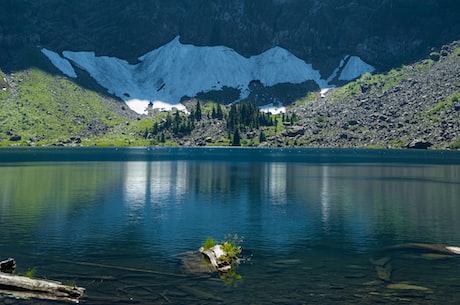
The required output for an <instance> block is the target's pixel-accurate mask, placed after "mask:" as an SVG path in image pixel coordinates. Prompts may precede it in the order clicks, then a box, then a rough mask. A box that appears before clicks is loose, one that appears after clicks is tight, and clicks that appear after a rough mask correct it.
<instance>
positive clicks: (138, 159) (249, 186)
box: [0, 148, 460, 305]
mask: <svg viewBox="0 0 460 305" xmlns="http://www.w3.org/2000/svg"><path fill="white" fill-rule="evenodd" d="M209 237H212V238H214V239H215V240H216V241H218V242H220V241H222V240H234V241H235V242H236V243H237V244H238V245H240V246H241V247H242V249H243V251H242V253H241V255H240V258H241V259H240V261H239V263H238V264H236V265H235V266H234V269H232V272H230V273H223V274H219V273H217V272H213V271H211V270H210V269H209V267H208V266H207V265H206V261H205V260H204V258H203V257H202V255H201V254H200V253H199V252H198V249H199V248H200V247H201V246H202V245H203V243H204V242H205V240H206V239H207V238H209ZM435 245H437V246H435ZM444 246H456V247H460V153H459V152H456V151H431V150H424V151H419V150H366V149H361V150H353V149H269V148H266V149H251V148H2V149H1V150H0V259H5V258H8V257H13V258H14V259H15V260H16V263H17V268H16V273H18V274H26V273H33V277H34V278H46V279H52V280H58V281H61V282H63V283H68V284H69V285H78V286H80V287H84V288H85V289H86V294H85V296H84V297H82V298H81V299H80V302H81V303H82V304H103V305H104V304H322V305H326V304H377V303H380V304H459V302H460V255H459V254H455V253H448V252H446V251H437V249H440V248H442V249H445V247H444ZM60 303H61V301H49V300H43V299H39V298H34V297H31V298H26V299H22V298H17V297H14V296H11V295H9V294H8V293H3V294H0V304H60ZM62 303H63V302H62ZM64 304H65V303H64Z"/></svg>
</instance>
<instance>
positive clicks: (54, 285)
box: [0, 273, 85, 303]
mask: <svg viewBox="0 0 460 305" xmlns="http://www.w3.org/2000/svg"><path fill="white" fill-rule="evenodd" d="M0 286H1V287H2V292H4V293H7V294H10V295H14V296H17V297H22V296H25V295H27V297H36V298H39V299H50V300H64V301H72V302H75V303H78V299H79V298H80V297H82V296H83V295H84V293H85V289H84V288H81V287H76V286H67V285H63V284H62V283H61V282H56V281H50V280H40V279H31V278H28V277H25V276H18V275H12V274H7V273H0Z"/></svg>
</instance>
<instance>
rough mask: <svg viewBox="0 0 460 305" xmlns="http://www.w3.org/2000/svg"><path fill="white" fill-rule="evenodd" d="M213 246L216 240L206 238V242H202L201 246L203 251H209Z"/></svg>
mask: <svg viewBox="0 0 460 305" xmlns="http://www.w3.org/2000/svg"><path fill="white" fill-rule="evenodd" d="M215 245H217V243H216V240H215V239H214V238H211V237H209V238H207V239H206V241H205V242H204V244H203V249H205V250H209V249H211V248H212V247H214V246H215Z"/></svg>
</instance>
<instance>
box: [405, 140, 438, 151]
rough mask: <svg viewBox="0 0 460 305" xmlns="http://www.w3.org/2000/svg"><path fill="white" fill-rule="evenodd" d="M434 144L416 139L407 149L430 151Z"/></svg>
mask: <svg viewBox="0 0 460 305" xmlns="http://www.w3.org/2000/svg"><path fill="white" fill-rule="evenodd" d="M432 145H433V144H432V143H430V142H428V141H425V140H422V139H415V140H412V141H411V142H409V143H408V144H407V145H406V147H407V148H409V149H428V147H430V146H432Z"/></svg>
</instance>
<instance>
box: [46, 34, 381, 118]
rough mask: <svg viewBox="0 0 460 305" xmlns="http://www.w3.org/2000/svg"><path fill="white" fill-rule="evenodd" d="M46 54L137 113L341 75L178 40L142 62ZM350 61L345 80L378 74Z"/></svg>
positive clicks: (288, 57) (274, 55)
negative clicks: (228, 91)
mask: <svg viewBox="0 0 460 305" xmlns="http://www.w3.org/2000/svg"><path fill="white" fill-rule="evenodd" d="M42 52H44V54H45V55H47V56H48V58H49V59H50V61H51V62H52V63H53V64H54V65H55V66H56V67H58V68H59V69H60V70H61V71H62V72H63V73H64V74H66V75H69V76H70V75H72V77H76V74H75V71H74V70H73V68H72V65H74V66H75V67H78V68H80V69H83V70H85V71H87V72H88V73H89V74H90V75H91V77H92V78H94V79H95V80H96V82H98V83H99V84H100V85H101V86H103V87H104V88H106V89H107V90H108V92H109V93H111V94H114V95H116V96H118V97H119V98H121V99H122V100H124V101H125V102H126V104H127V105H128V106H129V107H130V108H131V109H132V110H134V111H136V112H137V113H146V109H147V107H148V105H149V103H151V102H153V104H154V108H160V109H164V110H168V109H173V108H177V109H179V110H185V107H183V106H182V105H181V104H180V100H181V99H182V98H184V97H195V96H196V95H197V94H198V93H200V92H208V91H211V90H216V91H218V90H222V89H223V88H224V87H229V88H235V89H238V90H239V91H240V97H239V98H240V99H244V98H246V97H247V96H248V95H249V93H250V89H249V84H250V82H251V81H253V80H258V81H260V82H261V83H262V84H263V85H265V86H273V85H276V84H280V83H292V84H300V83H303V82H305V81H309V80H313V81H315V82H316V83H317V85H318V87H319V88H330V87H331V86H330V85H329V84H328V83H329V81H330V80H332V79H334V78H335V77H336V75H337V73H338V71H339V70H337V71H335V75H334V76H332V75H331V77H332V78H331V77H329V79H328V80H324V79H322V78H321V75H320V73H319V71H317V70H315V69H313V67H312V65H311V64H307V63H306V62H305V61H303V60H301V59H300V58H298V57H296V56H295V55H293V54H292V53H290V52H289V51H287V50H285V49H283V48H281V47H274V48H272V49H269V50H267V51H265V52H263V53H262V54H259V55H256V56H251V57H249V58H247V57H244V56H242V55H240V54H238V53H237V52H236V51H235V50H233V49H231V48H228V47H224V46H212V47H209V46H194V45H190V44H182V43H181V42H180V40H179V37H176V38H175V39H173V40H172V41H170V42H169V43H167V44H165V45H164V46H162V47H160V48H158V49H155V50H153V51H151V52H148V53H146V54H145V55H143V56H141V57H139V63H137V64H130V63H129V62H127V61H126V60H123V59H119V58H116V57H108V56H96V55H95V53H94V52H72V51H65V52H63V56H64V58H62V57H60V56H59V55H58V54H57V53H54V52H52V51H49V50H46V49H42ZM346 59H348V61H347V62H346V64H345V59H344V60H343V61H342V62H341V64H340V68H342V67H343V66H344V65H345V66H344V67H343V69H342V73H341V74H340V77H339V78H340V79H352V77H353V78H354V77H356V76H359V75H361V74H362V73H365V72H369V71H373V70H374V69H373V67H372V66H369V65H367V64H366V63H364V62H363V61H362V60H361V59H360V58H359V57H355V56H352V57H349V58H346ZM69 61H70V62H69ZM72 72H73V73H72ZM276 109H278V108H276V107H272V110H271V111H280V110H276ZM279 109H281V107H280V108H279ZM272 113H273V112H272Z"/></svg>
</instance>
